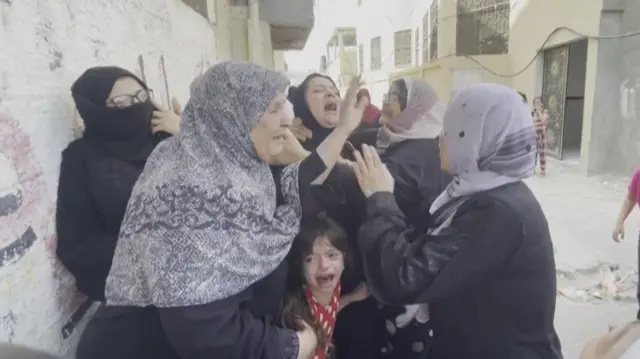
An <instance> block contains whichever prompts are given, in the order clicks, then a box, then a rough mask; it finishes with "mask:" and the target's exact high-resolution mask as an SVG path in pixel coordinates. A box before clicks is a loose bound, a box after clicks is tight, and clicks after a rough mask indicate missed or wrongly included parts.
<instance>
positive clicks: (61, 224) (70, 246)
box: [56, 148, 118, 301]
mask: <svg viewBox="0 0 640 359" xmlns="http://www.w3.org/2000/svg"><path fill="white" fill-rule="evenodd" d="M56 232H57V237H58V245H57V249H56V253H57V255H58V258H59V259H60V261H61V262H62V264H63V265H64V266H65V267H66V268H67V269H68V270H69V272H70V273H71V274H72V275H73V276H74V277H75V279H76V285H77V287H78V289H79V290H80V292H82V293H83V294H85V295H87V296H88V297H89V298H90V299H92V300H97V301H104V287H105V282H106V280H107V275H108V274H109V270H110V269H111V261H112V260H113V253H114V252H115V246H116V242H117V240H118V236H117V234H110V233H106V232H105V231H104V230H103V228H102V226H101V222H100V214H99V213H98V212H97V210H96V209H95V206H94V204H93V201H92V200H91V197H90V194H89V188H88V186H87V174H86V170H85V166H84V160H83V159H82V158H81V157H80V156H79V153H78V152H74V148H68V149H67V150H65V151H64V152H63V153H62V162H61V164H60V179H59V182H58V199H57V204H56Z"/></svg>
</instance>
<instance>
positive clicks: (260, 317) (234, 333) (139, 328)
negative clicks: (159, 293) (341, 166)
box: [76, 153, 326, 359]
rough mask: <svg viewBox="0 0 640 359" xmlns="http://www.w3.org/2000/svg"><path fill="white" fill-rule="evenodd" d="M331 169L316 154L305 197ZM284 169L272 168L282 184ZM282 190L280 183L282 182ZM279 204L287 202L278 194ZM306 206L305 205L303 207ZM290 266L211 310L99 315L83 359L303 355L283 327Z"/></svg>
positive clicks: (304, 168)
mask: <svg viewBox="0 0 640 359" xmlns="http://www.w3.org/2000/svg"><path fill="white" fill-rule="evenodd" d="M325 169H326V167H325V165H324V162H323V161H322V159H320V157H319V156H318V155H317V154H316V153H313V154H311V155H310V156H309V157H307V158H306V159H305V160H303V161H302V163H301V164H300V169H299V185H300V193H307V192H308V190H309V187H310V186H311V182H312V181H313V180H314V179H315V178H317V177H318V176H319V175H320V174H321V173H322V172H323V171H324V170H325ZM281 170H282V168H281V167H272V172H273V173H274V178H276V179H279V178H280V176H279V173H280V171H281ZM276 185H277V187H278V189H279V185H280V184H279V181H276ZM278 192H279V194H278V198H279V200H280V201H281V200H282V196H281V194H280V191H279V190H278ZM305 206H306V204H305V203H304V202H303V207H305ZM287 272H288V265H287V262H286V261H283V262H282V263H281V264H280V266H279V267H278V268H277V269H276V270H275V271H274V272H272V273H271V274H269V275H268V276H267V277H265V278H263V279H262V280H260V281H258V282H256V283H254V284H253V285H251V286H250V287H249V288H247V289H245V290H243V291H242V292H240V293H238V294H236V295H234V296H231V297H228V298H225V299H223V300H219V301H215V302H212V303H208V304H205V305H199V306H189V307H176V308H155V307H146V308H139V307H109V306H104V307H102V308H100V309H99V310H98V312H97V313H96V316H95V317H94V318H93V319H92V320H91V322H89V324H88V326H87V329H86V330H85V332H84V333H83V336H82V338H81V340H80V344H79V346H78V350H77V353H76V358H77V359H113V358H118V359H210V358H225V359H249V358H251V359H254V358H255V359H290V358H296V356H297V354H298V344H299V343H298V338H297V335H296V333H295V332H293V331H291V330H289V329H283V328H279V327H277V326H276V325H275V324H274V323H275V322H276V321H275V320H274V318H277V317H278V315H279V313H278V311H279V309H280V303H281V300H282V297H283V295H284V291H285V284H286V277H287Z"/></svg>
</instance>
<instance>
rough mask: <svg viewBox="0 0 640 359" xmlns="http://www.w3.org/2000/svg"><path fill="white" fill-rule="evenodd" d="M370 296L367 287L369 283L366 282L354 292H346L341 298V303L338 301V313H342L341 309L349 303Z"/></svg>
mask: <svg viewBox="0 0 640 359" xmlns="http://www.w3.org/2000/svg"><path fill="white" fill-rule="evenodd" d="M368 297H369V288H367V285H366V284H365V283H362V284H360V285H359V286H358V288H356V289H355V290H354V291H353V292H351V293H349V294H345V295H343V296H342V297H341V298H340V303H338V313H340V311H341V310H342V309H344V307H346V306H347V305H349V304H351V303H355V302H359V301H361V300H365V299H367V298H368Z"/></svg>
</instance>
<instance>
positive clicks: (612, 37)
mask: <svg viewBox="0 0 640 359" xmlns="http://www.w3.org/2000/svg"><path fill="white" fill-rule="evenodd" d="M434 1H435V0H434ZM519 2H520V0H516V1H515V2H514V3H513V4H512V6H511V8H510V11H513V9H514V8H515V6H516V5H517V4H518V3H519ZM497 5H501V4H496V5H489V6H485V7H483V8H479V9H474V10H470V11H467V12H465V13H473V12H477V11H480V10H483V9H486V8H490V7H494V6H497ZM414 10H416V9H415V8H414ZM459 15H460V13H456V14H452V15H448V16H443V17H438V19H437V21H436V24H435V25H433V26H430V30H429V32H428V33H427V34H424V35H423V41H424V38H429V37H430V36H431V33H432V32H433V31H434V30H436V29H437V27H438V26H439V25H440V22H441V21H442V20H446V19H449V18H456V17H458V16H459ZM387 19H389V20H390V22H391V19H390V18H389V16H388V15H387ZM392 26H393V24H392ZM561 31H568V32H571V33H573V34H574V35H577V36H578V37H581V38H585V39H592V40H616V39H624V38H629V37H636V36H640V31H634V32H627V33H622V34H617V35H588V34H583V33H581V32H579V31H577V30H574V29H572V28H570V27H567V26H560V27H557V28H555V29H553V30H552V31H551V32H550V33H549V35H548V36H547V38H546V39H545V40H544V42H543V43H542V45H540V47H539V48H538V50H537V51H536V53H535V55H534V56H533V57H532V58H531V60H530V61H529V62H528V63H527V64H526V65H525V66H524V67H523V68H522V69H520V70H519V71H516V72H513V73H510V74H502V73H498V72H496V71H494V70H492V69H490V68H489V67H487V66H485V65H484V64H483V63H482V62H480V61H479V60H478V59H476V58H475V57H476V56H478V55H469V54H462V53H452V54H448V55H445V56H442V57H439V58H436V59H434V60H440V59H446V58H450V57H466V58H468V59H469V60H471V61H473V62H475V63H476V64H477V65H478V66H479V67H480V68H482V69H483V70H485V71H487V72H488V73H490V74H492V75H494V76H497V77H502V78H511V77H516V76H519V75H521V74H522V73H524V72H525V71H527V70H528V69H529V68H530V67H531V66H532V65H533V64H534V63H535V62H536V59H537V58H538V56H540V54H542V52H544V51H545V45H547V43H548V42H549V41H550V40H551V38H553V36H554V35H556V34H557V33H559V32H561ZM412 50H414V49H412ZM423 51H424V50H423ZM394 53H395V49H394V50H392V51H391V52H390V53H389V54H388V55H387V56H386V58H385V60H384V61H382V62H381V65H380V66H381V67H383V66H384V65H385V64H386V63H387V61H389V60H390V59H391V57H392V56H393V54H394ZM358 55H360V54H358ZM350 65H353V64H351V63H350ZM386 81H388V80H380V81H375V82H372V83H367V84H373V83H378V82H386Z"/></svg>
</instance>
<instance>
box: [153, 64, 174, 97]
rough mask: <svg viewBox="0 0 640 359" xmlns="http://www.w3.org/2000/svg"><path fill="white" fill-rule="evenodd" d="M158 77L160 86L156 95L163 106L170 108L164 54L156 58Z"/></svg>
mask: <svg viewBox="0 0 640 359" xmlns="http://www.w3.org/2000/svg"><path fill="white" fill-rule="evenodd" d="M158 78H159V79H160V88H159V89H158V93H157V96H158V97H156V98H157V99H159V100H160V103H161V104H162V106H163V107H164V108H168V109H171V107H172V105H171V94H170V93H169V80H168V79H167V67H166V66H165V63H164V55H160V59H159V60H158Z"/></svg>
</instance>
